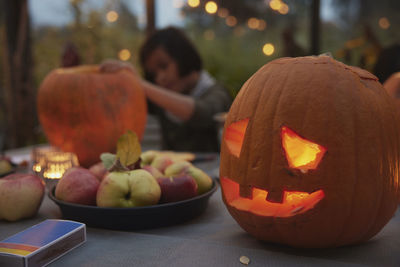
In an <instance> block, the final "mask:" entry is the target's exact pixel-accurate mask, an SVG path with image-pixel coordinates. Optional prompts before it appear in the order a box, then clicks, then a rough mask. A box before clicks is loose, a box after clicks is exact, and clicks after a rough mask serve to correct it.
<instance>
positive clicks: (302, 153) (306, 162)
mask: <svg viewBox="0 0 400 267" xmlns="http://www.w3.org/2000/svg"><path fill="white" fill-rule="evenodd" d="M281 137H282V146H283V149H284V150H285V153H286V159H287V161H288V163H289V167H291V168H296V169H299V170H301V171H303V172H307V171H308V170H314V169H316V168H317V166H318V164H319V163H320V161H321V159H322V157H323V156H324V154H325V152H326V148H325V147H323V146H321V145H318V144H316V143H314V142H311V141H309V140H307V139H304V138H302V137H300V136H299V135H298V134H296V133H295V132H294V131H292V130H291V129H289V128H288V127H285V126H283V127H282V129H281Z"/></svg>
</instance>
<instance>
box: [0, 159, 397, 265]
mask: <svg viewBox="0 0 400 267" xmlns="http://www.w3.org/2000/svg"><path fill="white" fill-rule="evenodd" d="M199 164H200V165H201V163H199ZM204 164H205V165H204ZM201 167H203V168H206V169H207V170H208V171H209V172H210V173H213V172H215V170H214V169H213V167H215V162H214V163H203V166H201ZM47 218H61V213H60V210H59V208H58V206H56V205H55V204H54V203H53V202H52V201H51V200H50V199H49V198H48V197H46V198H45V199H44V202H43V204H42V206H41V208H40V210H39V213H38V215H37V216H35V217H34V218H32V219H28V220H22V221H18V222H14V223H7V222H4V221H0V240H2V239H4V238H6V237H8V236H10V235H12V234H14V233H17V232H19V231H21V230H24V229H25V228H27V227H29V226H32V225H34V224H36V223H39V222H41V221H42V220H44V219H47ZM240 256H247V257H248V258H249V259H250V260H251V262H250V264H249V266H400V214H399V212H397V213H396V215H395V217H394V218H393V219H392V220H391V221H390V222H389V223H388V224H387V225H386V227H385V228H384V229H383V230H382V231H381V232H380V233H379V234H378V235H377V236H376V237H374V238H373V239H372V240H370V241H369V242H366V243H364V244H362V245H357V246H349V247H342V248H336V249H323V250H315V249H314V250H299V249H294V248H289V247H286V246H281V245H274V244H268V243H263V242H260V241H257V240H255V239H254V238H253V237H251V236H250V235H248V234H246V233H245V232H244V231H243V230H242V229H241V228H240V227H239V226H238V225H237V224H236V222H235V221H234V220H233V218H232V217H231V216H230V215H229V213H228V212H227V210H226V209H225V206H224V204H223V202H222V199H221V192H220V190H219V189H218V191H217V192H216V193H214V195H213V196H212V197H211V199H210V201H209V205H208V208H207V210H206V211H205V212H204V213H203V214H201V215H200V216H198V217H197V218H195V219H193V220H191V221H189V222H186V223H183V224H179V225H174V226H171V227H163V228H157V229H150V230H142V231H135V232H125V231H111V230H104V229H96V228H90V227H89V228H87V242H86V243H85V244H83V245H82V246H80V247H78V248H76V249H74V250H72V251H70V252H69V253H67V254H66V255H64V256H62V257H61V258H59V259H58V260H56V261H54V262H53V263H51V264H50V266H63V267H64V266H74V267H78V266H85V267H92V266H93V267H101V266H243V264H241V263H240V261H239V258H240Z"/></svg>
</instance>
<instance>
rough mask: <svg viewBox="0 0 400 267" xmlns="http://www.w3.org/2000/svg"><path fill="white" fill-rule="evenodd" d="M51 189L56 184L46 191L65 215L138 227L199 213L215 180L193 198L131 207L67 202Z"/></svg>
mask: <svg viewBox="0 0 400 267" xmlns="http://www.w3.org/2000/svg"><path fill="white" fill-rule="evenodd" d="M54 190H55V187H53V188H52V190H50V191H49V197H50V199H51V200H53V201H54V202H55V203H56V204H57V205H58V206H59V207H60V209H61V213H62V217H63V218H64V219H68V220H73V221H78V222H82V223H85V224H86V225H87V226H90V227H97V228H105V229H113V230H139V229H148V228H156V227H162V226H168V225H173V224H178V223H182V222H184V221H187V220H190V219H192V218H194V217H196V216H198V215H200V214H201V213H203V212H204V211H205V209H206V208H207V205H208V200H209V198H210V197H211V195H212V194H213V193H214V192H215V191H216V190H217V184H216V182H215V181H213V186H212V188H211V190H210V191H208V192H206V193H204V194H202V195H199V196H196V197H194V198H190V199H186V200H182V201H178V202H172V203H165V204H158V205H153V206H146V207H134V208H102V207H96V206H87V205H79V204H73V203H67V202H64V201H61V200H58V199H57V198H56V197H55V195H54Z"/></svg>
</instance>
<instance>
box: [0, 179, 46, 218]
mask: <svg viewBox="0 0 400 267" xmlns="http://www.w3.org/2000/svg"><path fill="white" fill-rule="evenodd" d="M44 192H45V185H44V182H43V180H42V179H40V178H39V177H38V176H36V175H33V174H28V173H17V174H10V175H7V176H5V177H3V178H1V179H0V219H1V218H2V219H5V220H7V221H17V220H20V219H24V218H29V217H32V216H34V215H35V214H36V213H37V211H38V209H39V207H40V205H41V203H42V200H43V196H44Z"/></svg>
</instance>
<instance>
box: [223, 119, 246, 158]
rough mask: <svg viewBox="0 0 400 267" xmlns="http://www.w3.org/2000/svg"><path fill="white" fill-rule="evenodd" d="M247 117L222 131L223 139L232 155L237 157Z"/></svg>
mask: <svg viewBox="0 0 400 267" xmlns="http://www.w3.org/2000/svg"><path fill="white" fill-rule="evenodd" d="M248 123H249V119H248V118H247V119H243V120H240V121H237V122H234V123H232V124H231V125H229V126H228V127H227V128H226V130H225V133H224V141H225V144H226V146H227V147H228V150H229V151H230V152H231V153H232V155H234V156H236V157H239V156H240V152H241V151H242V145H243V140H244V135H245V133H246V129H247V124H248Z"/></svg>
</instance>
